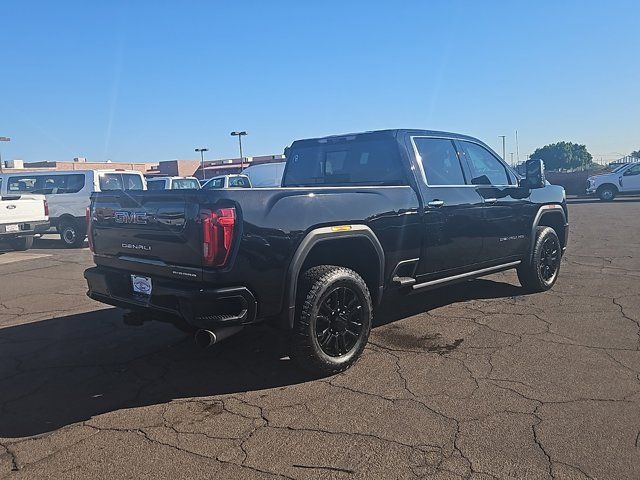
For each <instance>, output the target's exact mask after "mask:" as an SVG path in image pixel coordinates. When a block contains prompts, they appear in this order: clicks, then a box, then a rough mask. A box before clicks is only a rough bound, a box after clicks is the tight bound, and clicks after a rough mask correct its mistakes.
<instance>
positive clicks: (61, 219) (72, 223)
mask: <svg viewBox="0 0 640 480" xmlns="http://www.w3.org/2000/svg"><path fill="white" fill-rule="evenodd" d="M0 178H2V184H1V189H0V194H2V195H14V194H22V193H37V194H42V195H44V196H45V197H46V199H47V203H48V205H49V221H50V222H51V226H52V227H53V228H55V229H56V230H57V232H58V233H59V234H60V238H61V239H62V242H63V243H64V245H65V246H66V247H70V248H71V247H80V246H82V244H83V242H84V239H85V237H86V231H87V225H86V209H87V207H88V206H89V203H90V198H91V194H92V193H93V192H101V191H102V192H103V191H108V190H146V183H145V180H144V176H143V175H142V173H140V172H136V171H133V170H66V171H65V170H60V171H48V172H44V171H43V172H28V171H26V172H20V173H5V174H2V175H1V176H0Z"/></svg>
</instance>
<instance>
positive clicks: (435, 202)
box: [427, 200, 444, 207]
mask: <svg viewBox="0 0 640 480" xmlns="http://www.w3.org/2000/svg"><path fill="white" fill-rule="evenodd" d="M427 205H429V206H430V207H441V206H443V205H444V202H443V201H442V200H432V201H430V202H429V203H427Z"/></svg>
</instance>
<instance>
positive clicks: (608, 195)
mask: <svg viewBox="0 0 640 480" xmlns="http://www.w3.org/2000/svg"><path fill="white" fill-rule="evenodd" d="M617 194H618V190H617V189H616V187H614V186H613V185H603V186H601V187H600V188H598V197H599V198H600V200H602V201H603V202H611V201H612V200H613V199H614V198H616V195H617Z"/></svg>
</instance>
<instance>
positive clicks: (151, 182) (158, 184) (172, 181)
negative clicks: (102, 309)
mask: <svg viewBox="0 0 640 480" xmlns="http://www.w3.org/2000/svg"><path fill="white" fill-rule="evenodd" d="M199 188H200V182H198V179H197V178H196V177H147V190H189V189H196V190H197V189H199Z"/></svg>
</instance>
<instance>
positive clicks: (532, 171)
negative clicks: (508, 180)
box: [525, 159, 546, 188]
mask: <svg viewBox="0 0 640 480" xmlns="http://www.w3.org/2000/svg"><path fill="white" fill-rule="evenodd" d="M525 168H526V172H527V174H526V178H525V180H526V184H527V187H529V188H543V187H544V186H545V183H546V179H545V177H544V162H543V161H542V160H540V159H536V160H533V159H532V160H527V161H526V163H525Z"/></svg>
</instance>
